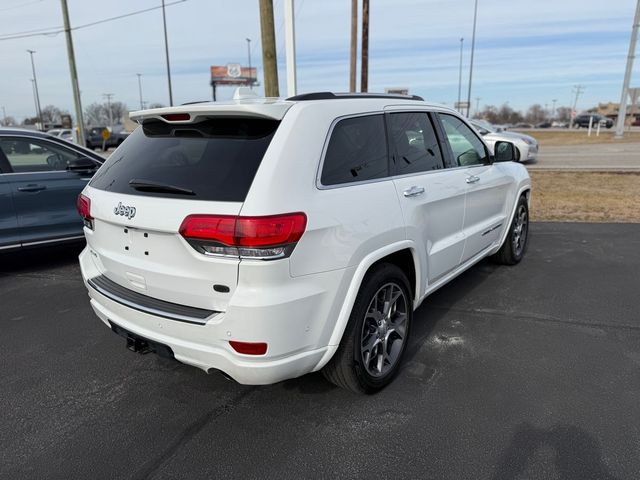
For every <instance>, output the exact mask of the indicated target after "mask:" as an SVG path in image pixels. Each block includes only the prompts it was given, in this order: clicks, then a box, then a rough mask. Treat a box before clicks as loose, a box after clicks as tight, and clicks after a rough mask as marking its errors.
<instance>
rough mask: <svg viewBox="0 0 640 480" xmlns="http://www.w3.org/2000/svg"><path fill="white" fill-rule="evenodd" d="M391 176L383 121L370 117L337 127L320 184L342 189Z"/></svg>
mask: <svg viewBox="0 0 640 480" xmlns="http://www.w3.org/2000/svg"><path fill="white" fill-rule="evenodd" d="M388 174H389V165H388V155H387V140H386V135H385V129H384V117H383V115H382V114H380V115H368V116H364V117H355V118H346V119H344V120H340V121H339V122H338V123H336V125H335V127H334V128H333V131H332V132H331V138H330V139H329V145H328V147H327V152H326V154H325V157H324V164H323V166H322V174H321V176H320V181H321V182H322V184H323V185H339V184H342V183H349V182H362V181H364V180H372V179H375V178H384V177H386V176H388Z"/></svg>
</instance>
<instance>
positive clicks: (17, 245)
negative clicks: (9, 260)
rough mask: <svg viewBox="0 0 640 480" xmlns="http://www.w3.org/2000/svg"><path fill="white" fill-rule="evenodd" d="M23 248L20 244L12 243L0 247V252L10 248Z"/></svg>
mask: <svg viewBox="0 0 640 480" xmlns="http://www.w3.org/2000/svg"><path fill="white" fill-rule="evenodd" d="M21 246H22V244H20V243H12V244H11V245H2V246H0V250H8V249H10V248H19V247H21Z"/></svg>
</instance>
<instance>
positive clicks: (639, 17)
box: [615, 0, 640, 138]
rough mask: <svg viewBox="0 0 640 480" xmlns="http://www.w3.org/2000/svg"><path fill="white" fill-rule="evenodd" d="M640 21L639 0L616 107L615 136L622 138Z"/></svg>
mask: <svg viewBox="0 0 640 480" xmlns="http://www.w3.org/2000/svg"><path fill="white" fill-rule="evenodd" d="M639 23H640V0H638V3H637V4H636V14H635V16H634V17H633V28H632V29H631V41H630V42H629V54H628V55H627V68H626V70H625V72H624V80H623V82H622V96H621V98H620V107H618V122H617V123H616V133H615V138H622V136H623V135H624V121H625V118H626V116H627V98H629V82H630V81H631V70H632V69H633V59H634V57H635V54H636V43H637V40H638V24H639Z"/></svg>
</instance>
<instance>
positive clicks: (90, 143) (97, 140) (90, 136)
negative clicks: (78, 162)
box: [85, 126, 129, 150]
mask: <svg viewBox="0 0 640 480" xmlns="http://www.w3.org/2000/svg"><path fill="white" fill-rule="evenodd" d="M105 130H108V131H109V138H107V140H104V139H103V138H102V132H104V131H105ZM128 136H129V132H127V131H124V130H119V131H112V130H111V129H110V128H108V127H106V126H99V127H92V128H90V129H88V130H87V132H86V134H85V145H86V147H87V148H90V149H91V150H95V149H97V148H99V149H103V147H104V150H108V149H109V148H117V147H119V146H120V144H122V142H124V141H125V139H126V138H127V137H128Z"/></svg>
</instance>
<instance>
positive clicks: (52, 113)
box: [42, 105, 69, 123]
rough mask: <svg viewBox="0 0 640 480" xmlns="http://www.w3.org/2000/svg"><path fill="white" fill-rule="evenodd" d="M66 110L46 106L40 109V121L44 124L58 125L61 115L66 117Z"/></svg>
mask: <svg viewBox="0 0 640 480" xmlns="http://www.w3.org/2000/svg"><path fill="white" fill-rule="evenodd" d="M68 114H69V112H68V111H66V110H60V109H59V108H58V107H56V106H55V105H47V106H46V107H44V108H43V109H42V121H43V122H44V123H60V122H61V118H60V116H61V115H68Z"/></svg>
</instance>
